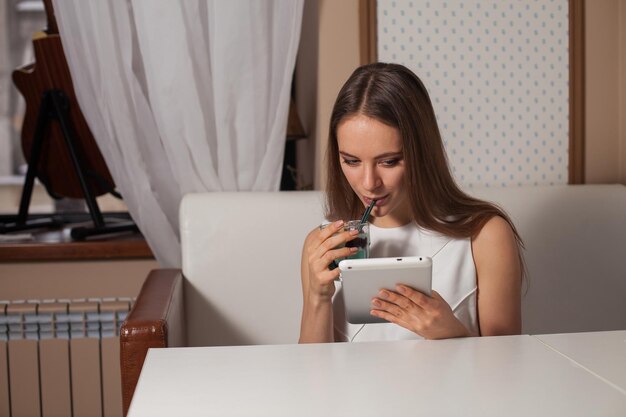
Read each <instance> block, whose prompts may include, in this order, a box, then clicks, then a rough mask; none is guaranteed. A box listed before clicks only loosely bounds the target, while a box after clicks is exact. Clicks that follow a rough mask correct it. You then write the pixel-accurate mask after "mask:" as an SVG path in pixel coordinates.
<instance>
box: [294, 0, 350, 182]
mask: <svg viewBox="0 0 626 417" xmlns="http://www.w3.org/2000/svg"><path fill="white" fill-rule="evenodd" d="M304 14H305V18H304V19H305V20H304V22H303V34H302V40H303V43H302V44H301V46H302V47H303V48H304V49H303V50H301V51H300V56H299V58H298V64H297V65H298V69H297V71H298V73H297V75H296V79H297V80H298V81H297V82H298V84H297V87H296V88H297V89H298V88H300V89H298V90H297V91H298V98H299V103H298V109H300V106H301V102H303V101H308V102H309V103H314V105H313V106H310V107H308V108H306V110H304V113H300V116H301V117H302V118H303V124H304V125H305V129H306V131H307V133H308V134H309V139H308V141H306V144H305V145H302V147H303V148H305V151H301V150H300V149H299V152H300V155H299V156H300V159H299V161H298V162H299V164H300V161H301V160H303V159H306V160H308V161H312V160H314V161H315V162H314V165H313V167H312V168H313V169H312V170H311V171H313V183H314V187H315V189H321V188H322V186H323V184H324V180H325V179H324V178H323V176H322V171H323V170H321V169H320V167H321V166H322V162H323V158H324V152H325V151H326V141H327V135H328V123H329V120H330V113H331V111H332V107H333V104H334V102H335V98H336V96H337V93H338V92H339V89H340V88H341V86H342V84H343V83H344V82H345V80H346V79H347V78H348V76H349V75H350V74H351V73H352V71H354V69H355V68H356V67H357V66H358V65H359V63H360V57H359V0H341V1H336V0H305V12H304ZM305 30H306V32H305ZM315 55H317V56H315ZM305 85H309V86H310V85H316V86H317V90H316V91H311V90H308V91H306V93H305V91H303V88H306V87H302V86H305ZM301 93H304V94H301ZM315 93H317V96H316V97H315ZM299 166H301V167H302V165H299ZM303 169H306V168H304V167H303Z"/></svg>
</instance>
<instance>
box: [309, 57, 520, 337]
mask: <svg viewBox="0 0 626 417" xmlns="http://www.w3.org/2000/svg"><path fill="white" fill-rule="evenodd" d="M326 157H327V161H326V163H327V187H326V192H327V213H326V216H327V218H328V219H329V220H332V221H334V223H333V224H332V225H330V226H329V227H326V228H324V229H322V230H320V229H319V228H315V229H314V230H313V231H311V232H310V233H309V234H308V236H307V237H306V240H305V242H304V247H303V251H302V271H301V274H302V291H303V297H304V300H303V301H304V303H303V311H302V322H301V330H300V342H301V343H307V342H332V341H366V340H398V339H410V338H426V339H443V338H449V337H462V336H479V335H483V336H488V335H506V334H519V333H520V331H521V311H520V310H521V307H520V287H521V282H522V276H523V259H522V256H521V247H522V243H521V240H520V238H519V236H518V234H517V231H516V230H515V227H514V226H513V224H512V223H511V220H510V219H509V218H508V216H507V215H506V214H505V213H504V212H503V211H502V210H501V209H499V208H498V207H496V206H494V205H493V204H490V203H487V202H484V201H480V200H477V199H475V198H472V197H470V196H468V195H467V194H465V193H464V192H463V191H461V190H460V189H459V187H458V186H457V185H456V183H455V181H454V179H453V178H452V175H451V173H450V170H449V167H448V163H447V159H446V154H445V150H444V147H443V143H442V140H441V135H440V133H439V128H438V126H437V121H436V118H435V113H434V111H433V107H432V104H431V102H430V98H429V97H428V93H427V91H426V88H425V87H424V85H423V84H422V82H421V81H420V80H419V78H418V77H417V76H416V75H415V74H413V73H412V72H411V71H410V70H409V69H407V68H405V67H403V66H401V65H397V64H383V63H376V64H370V65H365V66H362V67H360V68H358V69H357V70H356V71H355V72H354V73H353V74H352V75H351V76H350V78H349V79H348V81H347V82H346V83H345V84H344V86H343V88H342V89H341V91H340V92H339V95H338V97H337V100H336V102H335V106H334V108H333V112H332V115H331V121H330V134H329V145H328V153H327V155H326ZM372 200H376V205H375V207H374V209H373V210H372V213H371V215H370V218H369V219H370V237H371V246H370V257H391V256H393V257H396V256H415V255H420V256H430V257H432V259H433V291H432V296H430V297H429V296H426V295H424V294H422V293H419V292H417V291H414V290H412V289H411V288H408V287H404V286H398V287H396V288H390V289H389V290H381V291H380V292H379V293H378V295H377V296H376V297H375V298H373V300H372V312H371V314H373V315H375V316H377V317H381V318H383V319H385V320H387V321H388V322H389V323H384V324H367V325H352V324H348V323H347V322H346V320H345V316H344V312H343V306H342V293H341V291H342V290H341V285H340V284H339V283H336V282H335V279H336V278H337V277H338V276H339V270H338V269H333V270H331V269H330V268H329V264H330V263H331V262H333V261H334V260H335V259H337V258H341V257H345V256H347V255H349V254H351V253H352V252H351V251H354V248H346V247H342V248H340V249H337V246H339V245H340V244H342V243H345V242H347V241H350V240H352V239H353V238H354V237H355V235H354V233H352V234H351V233H350V232H341V233H338V232H339V231H340V230H342V222H343V221H344V220H349V219H358V218H360V216H361V215H362V213H363V211H364V209H365V208H366V207H367V206H369V204H370V202H371V201H372Z"/></svg>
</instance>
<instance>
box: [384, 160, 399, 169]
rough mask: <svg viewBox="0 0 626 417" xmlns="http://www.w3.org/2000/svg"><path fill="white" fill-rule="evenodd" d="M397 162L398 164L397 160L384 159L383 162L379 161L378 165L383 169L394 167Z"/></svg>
mask: <svg viewBox="0 0 626 417" xmlns="http://www.w3.org/2000/svg"><path fill="white" fill-rule="evenodd" d="M398 162H400V160H399V159H385V160H383V161H380V164H381V165H382V166H384V167H394V166H396V165H398Z"/></svg>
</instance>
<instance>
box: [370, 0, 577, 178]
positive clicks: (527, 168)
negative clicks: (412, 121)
mask: <svg viewBox="0 0 626 417" xmlns="http://www.w3.org/2000/svg"><path fill="white" fill-rule="evenodd" d="M377 19H378V24H377V26H378V29H377V30H378V60H379V61H382V62H397V63H401V64H404V65H406V66H408V67H409V68H411V69H412V70H413V71H414V72H415V73H416V74H417V75H418V76H419V77H420V78H421V79H422V81H423V82H424V84H425V85H426V87H427V89H428V91H429V93H430V95H431V99H432V101H433V105H434V107H435V112H436V114H437V119H438V121H439V126H440V129H441V133H442V135H443V138H444V142H445V145H446V149H447V152H448V157H449V160H450V164H451V167H452V170H453V172H454V175H455V177H456V179H457V181H458V182H459V183H460V184H461V185H463V186H465V187H472V186H517V185H526V184H531V185H532V184H534V185H543V184H546V185H547V184H566V183H567V180H568V162H569V160H568V148H569V121H568V120H569V104H568V103H569V42H568V37H569V30H568V1H567V0H539V1H538V0H431V1H426V0H393V1H390V0H379V1H378V3H377Z"/></svg>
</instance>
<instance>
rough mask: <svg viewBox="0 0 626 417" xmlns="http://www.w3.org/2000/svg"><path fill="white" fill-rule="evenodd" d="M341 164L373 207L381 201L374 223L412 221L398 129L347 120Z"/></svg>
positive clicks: (340, 134) (341, 134) (360, 118)
mask: <svg viewBox="0 0 626 417" xmlns="http://www.w3.org/2000/svg"><path fill="white" fill-rule="evenodd" d="M337 142H338V145H339V162H340V165H341V169H342V171H343V174H344V175H345V176H346V179H347V180H348V183H349V184H350V186H351V187H352V189H353V190H354V192H355V193H356V195H357V196H358V197H359V199H360V200H361V201H362V202H363V205H364V206H369V205H370V203H371V201H372V200H373V199H374V200H377V202H376V206H375V207H374V209H373V210H372V214H371V217H370V220H371V221H372V223H373V224H374V225H376V226H379V227H395V226H402V225H405V224H407V223H409V222H410V221H411V211H410V206H409V201H408V196H407V193H406V190H405V188H404V170H405V161H404V159H403V155H402V138H401V137H400V132H399V131H398V129H396V128H394V127H391V126H388V125H386V124H384V123H382V122H379V121H378V120H376V119H372V118H370V117H367V116H364V115H360V114H359V115H354V116H350V117H348V118H346V119H344V120H343V121H342V122H341V123H340V124H339V126H338V127H337Z"/></svg>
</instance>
